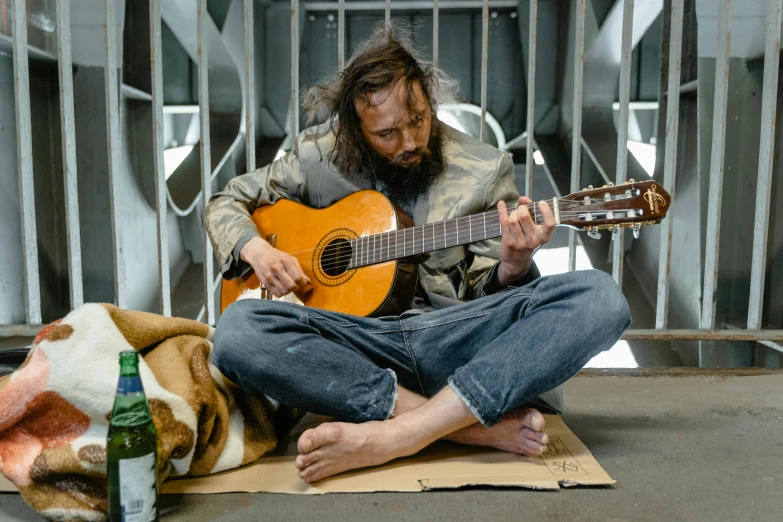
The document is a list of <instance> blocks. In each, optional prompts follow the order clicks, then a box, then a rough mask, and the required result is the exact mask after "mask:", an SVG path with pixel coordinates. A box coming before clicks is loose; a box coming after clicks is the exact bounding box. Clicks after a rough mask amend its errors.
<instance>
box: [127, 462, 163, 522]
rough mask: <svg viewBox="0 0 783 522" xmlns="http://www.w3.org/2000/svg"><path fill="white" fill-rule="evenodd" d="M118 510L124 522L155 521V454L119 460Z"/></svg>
mask: <svg viewBox="0 0 783 522" xmlns="http://www.w3.org/2000/svg"><path fill="white" fill-rule="evenodd" d="M119 464H120V509H121V510H122V520H123V521H124V522H150V521H152V520H155V515H156V510H157V508H156V506H155V500H156V497H157V484H156V483H155V454H154V453H148V454H147V455H144V456H143V457H136V458H132V459H120V461H119Z"/></svg>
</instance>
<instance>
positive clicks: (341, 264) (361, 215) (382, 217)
mask: <svg viewBox="0 0 783 522" xmlns="http://www.w3.org/2000/svg"><path fill="white" fill-rule="evenodd" d="M252 218H253V221H254V223H255V224H256V227H257V228H258V231H259V234H260V235H261V237H262V238H264V239H267V240H268V241H270V242H271V243H273V245H274V246H275V247H276V248H277V249H278V250H281V251H283V252H286V253H289V254H291V255H293V256H294V257H296V258H297V259H298V260H299V263H300V264H301V265H302V269H303V270H304V272H305V274H306V275H307V277H308V278H309V279H310V281H311V282H312V284H313V288H312V290H310V291H308V292H299V293H296V294H292V295H289V296H286V297H283V298H281V299H280V300H284V301H291V302H301V304H304V305H306V306H310V307H314V308H320V309H322V310H331V311H334V312H342V313H346V314H351V315H358V316H365V317H366V316H372V315H374V316H378V317H380V316H384V315H398V314H400V313H402V312H403V311H405V310H406V309H407V308H408V307H409V306H410V303H411V301H412V299H413V294H414V292H415V290H416V283H417V281H418V271H417V266H416V265H415V264H414V263H411V262H409V261H407V260H405V259H399V260H392V261H387V262H383V263H378V264H373V265H369V266H362V267H359V268H349V267H347V266H345V265H346V263H347V260H348V259H349V253H350V246H349V244H348V241H351V240H354V239H357V238H359V237H362V236H368V235H372V234H380V233H382V232H388V231H392V230H398V229H401V228H406V227H409V226H412V223H411V221H410V218H408V216H406V215H405V214H404V213H401V212H397V210H396V209H395V207H394V205H393V204H392V203H391V201H389V199H388V198H387V197H386V196H384V195H383V194H381V193H380V192H376V191H372V190H362V191H359V192H355V193H353V194H351V195H350V196H347V197H346V198H344V199H342V200H340V201H338V202H337V203H335V204H334V205H332V206H331V207H328V208H323V209H313V208H310V207H307V206H305V205H302V204H300V203H296V202H294V201H290V200H280V201H278V202H277V203H275V204H274V205H265V206H262V207H259V208H258V209H256V210H255V212H253V216H252ZM262 297H266V298H269V295H268V294H267V292H266V291H265V289H262V288H261V285H260V282H259V280H258V278H257V277H256V275H255V273H253V271H252V270H250V271H248V272H247V273H246V274H245V275H244V276H242V277H240V278H237V279H231V280H229V279H223V285H222V289H221V299H220V304H221V306H220V308H221V311H222V310H225V309H226V307H228V305H230V304H231V303H233V302H234V301H237V300H238V299H246V298H262ZM275 299H277V298H275Z"/></svg>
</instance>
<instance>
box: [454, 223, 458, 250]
mask: <svg viewBox="0 0 783 522" xmlns="http://www.w3.org/2000/svg"><path fill="white" fill-rule="evenodd" d="M454 222H455V223H456V224H457V244H458V245H459V218H457V219H455V220H454Z"/></svg>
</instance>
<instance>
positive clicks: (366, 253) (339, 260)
mask: <svg viewBox="0 0 783 522" xmlns="http://www.w3.org/2000/svg"><path fill="white" fill-rule="evenodd" d="M627 210H629V209H616V210H615V211H616V212H627ZM574 213H575V212H573V211H566V212H563V213H561V216H562V215H566V216H567V215H569V214H574ZM582 213H583V212H578V214H582ZM498 225H499V219H498V216H497V215H496V214H495V215H494V216H493V217H491V218H489V219H488V220H487V226H492V227H496V226H498ZM421 227H423V226H421ZM417 228H420V227H417ZM399 230H400V231H404V230H408V229H399ZM390 232H398V231H390ZM390 232H385V233H381V234H373V235H370V236H361V237H359V238H357V239H356V240H352V241H351V243H352V245H351V248H350V252H348V253H346V254H341V255H338V256H336V257H334V258H331V259H330V262H329V263H325V264H323V263H322V264H321V267H322V268H323V269H329V268H332V267H335V266H337V265H342V264H346V260H347V261H348V265H350V261H351V260H352V259H353V258H354V257H357V258H358V259H359V260H360V263H361V265H357V266H354V267H351V268H358V267H359V266H368V265H372V264H377V263H383V262H387V261H392V260H394V259H399V258H403V257H409V256H405V255H402V256H399V255H398V251H399V248H395V250H397V254H396V255H395V257H392V258H389V259H385V260H383V261H380V260H379V261H375V259H376V257H383V256H382V254H383V252H384V250H386V252H387V255H388V252H391V236H389V237H387V238H386V241H387V247H386V248H385V249H384V247H383V241H384V238H382V237H380V236H381V235H382V234H387V233H390ZM422 232H426V229H422ZM373 236H375V237H377V238H378V239H377V242H380V243H381V244H380V245H377V242H376V241H374V240H373V241H370V240H369V239H367V238H370V237H373ZM499 236H500V235H498V236H492V237H490V238H486V239H491V238H493V237H499ZM403 237H405V236H403ZM443 237H444V236H441V237H439V238H438V240H437V244H438V246H439V245H440V242H441V238H443ZM398 239H399V238H398V235H397V234H396V235H395V240H394V244H395V246H396V247H398V246H399V242H398ZM412 239H415V238H412ZM426 239H427V238H426V237H423V239H422V249H423V252H429V251H435V250H441V249H442V248H440V246H439V247H438V248H435V243H436V241H434V239H433V236H430V241H431V244H432V247H433V248H432V249H425V248H424V244H423V241H424V240H426ZM455 239H458V231H457V230H456V228H455V230H453V231H449V232H447V233H446V234H445V242H446V243H448V242H449V241H453V240H455ZM354 241H362V244H361V245H354V244H353V242H354ZM365 241H366V244H365V243H364V242H365ZM479 241H483V239H482V240H479ZM372 243H376V245H372ZM470 243H471V241H468V242H466V243H455V244H453V245H450V246H448V245H447V246H444V247H443V248H451V247H454V246H459V245H460V244H470ZM417 244H418V243H415V244H414V245H413V248H415V246H416V245H417ZM406 245H407V241H405V240H404V243H403V247H405V246H406ZM365 248H366V250H365ZM312 250H315V249H308V250H301V251H298V252H306V251H312ZM423 252H419V254H420V253H423ZM376 254H377V256H376ZM411 255H418V254H411ZM294 257H297V256H294ZM365 257H366V259H367V260H368V261H370V262H368V263H365V262H364V261H363V259H364V258H365ZM297 259H298V260H299V261H300V262H303V263H304V264H305V266H308V265H309V266H313V263H312V258H311V257H310V256H309V255H308V257H307V258H299V257H297Z"/></svg>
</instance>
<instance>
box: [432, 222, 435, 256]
mask: <svg viewBox="0 0 783 522" xmlns="http://www.w3.org/2000/svg"><path fill="white" fill-rule="evenodd" d="M432 249H433V250H435V223H433V224H432Z"/></svg>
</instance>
